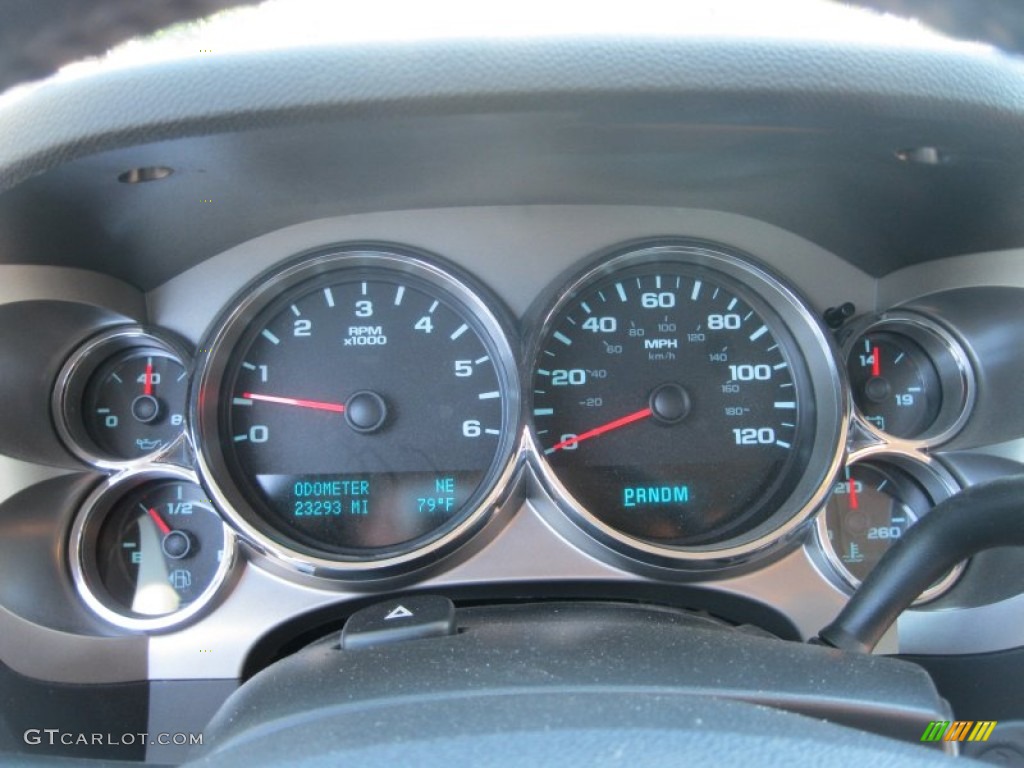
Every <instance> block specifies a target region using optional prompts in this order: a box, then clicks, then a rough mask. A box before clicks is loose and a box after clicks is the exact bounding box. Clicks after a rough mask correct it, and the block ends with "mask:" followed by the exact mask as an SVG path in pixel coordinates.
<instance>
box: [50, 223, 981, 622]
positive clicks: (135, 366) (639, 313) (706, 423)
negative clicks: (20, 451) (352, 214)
mask: <svg viewBox="0 0 1024 768" xmlns="http://www.w3.org/2000/svg"><path fill="white" fill-rule="evenodd" d="M523 328H524V329H525V330H524V333H523V334H522V335H520V334H518V333H517V330H516V329H517V324H516V322H515V321H514V319H513V318H512V316H511V314H510V312H508V311H507V310H506V309H505V308H504V306H503V305H502V303H501V301H500V300H499V299H498V298H497V297H496V295H495V294H494V293H493V292H492V291H491V290H490V289H489V288H488V287H487V286H485V285H483V284H481V283H479V282H478V281H477V280H476V279H475V278H473V277H472V276H471V275H469V274H466V273H465V272H464V271H462V270H461V269H459V268H457V267H455V266H454V265H452V264H450V263H448V262H447V261H446V260H444V259H443V258H441V257H438V256H435V255H433V254H429V253H426V252H423V251H420V250H417V249H413V248H409V247H405V246H396V245H391V244H380V243H354V244H344V245H338V246H333V247H328V248H324V249H320V250H317V251H314V252H309V253H303V254H300V255H299V256H297V257H295V258H293V259H291V260H289V261H286V262H284V263H282V264H279V265H277V266H275V267H274V268H272V269H271V270H269V271H268V272H266V273H264V274H262V275H261V276H259V277H258V278H257V279H256V280H255V281H253V282H252V283H251V284H249V285H247V286H246V287H245V288H244V289H242V290H241V291H240V292H239V293H238V294H237V295H236V297H235V298H234V299H233V300H232V301H231V302H230V304H229V305H228V306H227V307H226V308H225V309H224V310H223V312H222V313H221V314H220V316H219V317H218V318H217V319H216V320H215V321H214V322H213V324H212V326H211V327H210V328H209V329H208V331H207V333H206V336H205V338H204V340H203V341H202V342H201V346H200V348H201V349H202V350H203V354H201V355H198V356H197V357H196V358H195V360H193V356H192V354H191V353H190V350H189V347H188V345H187V343H185V342H184V341H182V340H181V339H179V338H177V337H176V336H174V335H173V334H170V333H167V332H165V331H162V330H160V329H157V328H149V327H144V326H120V327H115V328H113V329H108V330H105V331H103V332H102V333H100V334H99V335H97V336H95V337H94V338H92V339H90V340H88V341H87V342H86V343H85V344H84V345H82V346H81V348H80V349H78V350H77V351H76V352H75V353H74V354H73V355H72V356H71V357H70V358H69V359H68V360H67V362H66V364H65V365H64V367H63V369H62V371H61V372H60V375H59V376H58V378H57V382H56V386H55V389H54V393H53V405H52V409H53V415H54V420H55V424H56V427H57V430H58V433H59V435H60V437H61V439H62V441H63V442H64V443H65V445H66V446H67V447H68V449H69V450H70V451H72V453H74V454H75V455H76V456H77V457H78V458H80V459H81V460H83V461H85V462H87V463H89V464H90V465H92V466H94V467H96V468H98V469H100V470H102V471H104V472H106V473H108V475H109V476H108V477H107V479H106V480H105V481H103V482H102V483H101V484H100V486H99V487H98V488H96V490H95V491H94V492H93V493H92V494H91V495H90V496H89V498H88V499H87V500H86V501H85V503H84V504H83V505H82V509H81V511H80V512H79V514H78V516H77V518H76V520H75V521H74V525H73V528H72V530H71V535H70V545H69V548H68V552H69V554H68V558H69V566H70V571H71V573H72V575H73V577H74V580H75V584H76V587H77V589H78V591H79V593H80V595H81V597H82V599H83V601H84V602H85V604H86V605H87V606H89V608H90V609H92V611H93V612H94V613H95V614H97V615H98V616H100V617H101V618H103V619H104V620H106V621H108V622H110V623H112V624H114V625H117V626H119V627H121V628H124V629H128V630H135V631H159V630H164V629H167V628H170V627H174V626H177V625H180V624H181V623H183V622H186V621H188V620H189V619H191V618H193V617H195V616H196V615H197V614H199V613H200V612H201V611H202V610H203V609H204V607H205V606H208V605H209V604H210V602H211V601H212V600H213V599H214V598H215V597H216V595H217V594H218V592H220V591H222V588H223V585H224V584H225V582H226V581H228V579H229V577H230V574H231V572H232V570H233V567H234V564H235V563H236V561H237V560H238V559H239V557H238V553H239V552H240V551H244V552H246V553H247V556H248V557H249V558H250V559H253V560H255V561H258V562H260V563H262V564H265V565H266V566H267V567H270V568H271V569H275V570H277V571H280V572H283V573H284V574H285V575H286V576H287V575H290V576H294V577H296V578H312V579H314V580H322V581H323V583H328V582H329V581H331V580H333V581H335V582H338V581H341V582H345V583H353V584H354V583H357V582H362V583H364V584H365V583H368V582H370V581H372V580H376V579H384V578H389V577H391V576H396V575H401V574H409V573H413V572H415V571H416V570H417V569H419V568H422V567H424V566H426V565H427V564H430V563H436V562H438V561H440V560H442V559H443V558H444V557H445V556H447V555H448V554H450V553H452V552H454V551H455V550H457V549H458V548H459V547H461V546H463V545H464V544H466V543H467V542H468V541H469V540H470V539H471V538H472V537H473V536H474V535H475V534H476V533H478V532H479V531H480V530H481V529H483V528H484V527H485V526H487V525H488V524H489V523H490V522H491V521H492V520H494V518H495V517H496V515H497V513H498V511H499V510H500V509H501V508H502V507H503V505H506V504H507V503H508V502H509V500H510V498H511V497H512V496H515V495H516V494H520V495H522V494H525V493H528V491H526V490H524V488H525V486H526V485H528V484H527V483H523V482H517V478H521V477H522V476H523V475H524V473H526V472H532V474H533V475H534V476H535V477H536V478H538V480H539V482H540V484H541V486H542V487H543V492H544V493H546V494H547V495H549V497H550V498H551V499H553V500H554V502H555V508H556V509H557V512H558V514H559V515H561V516H562V517H563V520H564V521H565V522H567V523H568V526H567V528H568V529H569V530H571V531H574V532H575V533H574V534H572V535H578V536H579V537H580V539H579V540H580V542H581V543H583V542H588V543H592V544H595V545H596V547H597V550H598V551H599V552H607V553H608V554H609V555H612V554H615V555H617V556H618V557H620V558H623V559H624V560H625V561H628V562H632V563H636V564H637V565H638V567H643V568H649V569H656V570H657V571H658V572H659V573H664V574H668V575H672V574H674V575H676V576H680V575H686V577H687V578H701V577H702V574H710V573H715V572H722V571H725V570H728V569H729V568H732V567H734V566H738V565H742V564H748V563H752V562H756V561H757V560H758V559H759V558H765V557H770V556H771V555H772V554H773V553H776V552H779V551H782V550H784V549H785V548H786V547H787V546H790V545H792V544H794V543H795V542H798V541H805V542H806V541H808V540H810V541H812V543H813V546H814V550H815V557H816V558H817V560H818V561H819V562H820V564H821V570H822V572H823V573H825V574H826V575H827V578H829V579H830V580H832V581H834V583H836V584H837V585H839V586H840V587H841V588H843V589H847V590H848V589H851V588H853V587H855V586H856V585H857V584H859V582H860V581H861V580H863V578H864V576H865V575H866V574H867V572H868V571H869V570H870V568H871V567H872V566H873V564H874V563H875V562H877V560H878V559H879V557H880V556H881V554H882V553H884V551H885V550H886V549H887V548H888V547H889V546H891V545H892V543H893V542H894V541H895V540H897V539H898V538H899V537H900V536H901V535H903V533H904V532H905V531H906V530H907V528H908V527H909V526H911V525H912V524H913V523H914V522H915V521H916V520H918V519H919V518H920V517H921V516H922V515H924V514H927V512H928V510H929V509H930V508H931V507H932V506H934V505H935V504H936V503H938V502H939V501H941V500H942V498H945V497H946V496H948V495H950V494H951V493H953V492H955V491H956V490H957V484H956V481H955V480H954V479H953V478H952V476H951V475H949V473H948V472H946V471H945V470H944V469H943V468H942V467H941V465H939V464H938V463H937V462H936V461H935V460H934V459H932V458H931V456H930V453H929V451H930V449H932V448H933V447H935V446H937V445H940V444H942V443H944V442H945V441H948V440H949V439H950V438H951V437H952V436H953V435H955V434H956V432H957V430H958V429H959V428H960V427H962V426H963V424H964V422H965V420H966V419H967V417H968V415H969V413H970V409H971V405H972V403H973V400H974V396H975V394H974V393H975V386H974V378H973V373H972V369H971V365H970V359H969V357H968V355H967V354H966V352H965V351H964V349H963V348H962V347H961V345H960V343H959V342H958V341H957V339H956V336H955V334H954V332H953V331H952V330H950V329H947V328H945V327H943V326H941V325H939V324H938V323H937V322H936V321H934V320H933V319H930V318H928V317H926V316H924V315H918V314H914V313H911V312H892V313H889V314H886V315H882V316H880V317H866V318H862V319H860V320H858V321H855V322H854V323H852V324H850V325H848V326H844V327H843V328H842V329H840V330H839V334H838V338H837V337H836V336H835V335H834V334H833V332H832V330H830V329H829V328H828V327H826V325H825V324H824V323H823V322H821V321H820V320H819V319H818V317H817V316H816V315H815V313H814V312H812V311H811V310H810V308H809V307H808V304H807V302H806V301H805V300H804V299H803V298H802V297H801V296H800V295H799V294H798V293H796V292H795V291H794V290H793V289H792V288H791V287H790V286H789V285H788V283H787V282H786V281H785V280H784V279H783V278H781V277H779V276H777V275H776V274H774V273H773V272H772V271H771V270H770V269H768V268H767V267H765V266H764V265H762V264H761V263H760V262H759V261H758V260H757V259H756V258H755V257H752V256H750V255H748V254H746V253H743V252H741V251H738V250H737V249H735V248H732V247H728V246H725V245H721V244H718V243H712V242H706V241H699V240H689V239H682V238H660V239H652V240H647V241H641V242H632V243H628V244H625V245H622V246H619V247H616V248H614V249H611V250H608V251H605V252H602V253H599V254H597V255H595V256H594V257H593V258H591V259H590V260H588V261H587V262H586V263H585V264H584V265H583V266H582V268H579V269H578V270H577V271H576V273H575V274H574V275H572V276H570V277H569V279H568V280H567V281H566V282H565V283H564V284H560V285H557V286H554V287H553V288H552V290H551V291H550V292H549V293H548V294H546V295H545V296H541V297H539V298H538V299H537V301H536V303H535V306H534V308H533V309H532V310H531V311H530V313H529V316H528V317H527V320H526V322H525V323H524V324H523ZM815 515H817V519H816V524H815V523H812V522H811V521H812V518H813V517H814V516H815ZM236 542H241V543H243V544H244V545H245V547H244V549H242V548H239V547H238V546H237V544H236ZM958 574H959V569H958V570H956V571H954V572H952V573H950V574H949V575H948V576H947V577H946V578H944V579H943V580H941V581H940V582H939V583H937V584H936V585H934V587H933V588H932V589H931V590H929V592H928V593H927V594H926V595H924V596H923V598H922V599H923V600H928V599H933V598H935V597H937V596H938V595H940V594H942V593H943V592H945V591H946V590H948V589H949V588H950V587H951V586H952V584H953V583H954V582H955V581H956V579H957V576H958Z"/></svg>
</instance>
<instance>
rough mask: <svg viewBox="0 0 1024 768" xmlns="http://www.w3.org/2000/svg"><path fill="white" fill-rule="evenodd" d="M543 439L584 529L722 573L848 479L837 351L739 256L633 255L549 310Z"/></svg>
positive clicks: (538, 416) (539, 441)
mask: <svg viewBox="0 0 1024 768" xmlns="http://www.w3.org/2000/svg"><path fill="white" fill-rule="evenodd" d="M531 389H532V415H533V425H534V428H533V433H534V436H535V439H536V445H537V449H538V452H539V453H540V454H541V455H542V456H543V457H544V461H545V462H546V463H545V467H544V468H545V470H546V472H547V475H548V478H549V479H550V480H551V482H552V483H553V484H555V486H556V495H558V496H560V497H561V498H567V499H569V506H570V511H571V512H572V513H573V516H574V519H576V520H577V521H578V522H581V523H582V524H583V525H584V527H586V528H588V529H589V530H591V531H592V532H597V533H598V534H600V535H601V536H602V537H603V538H604V539H605V540H606V541H610V542H612V543H615V544H618V545H625V546H626V547H627V548H628V549H629V550H630V551H631V553H633V554H635V553H636V552H637V551H640V552H647V553H649V554H651V553H653V554H656V555H658V556H659V557H665V556H667V557H668V558H670V559H675V560H686V559H697V560H700V559H722V558H727V557H730V556H734V555H738V554H742V553H745V552H749V551H751V550H753V549H757V548H759V547H764V546H766V544H768V543H770V542H771V541H774V540H778V539H779V538H780V537H781V535H782V533H783V532H784V531H785V530H789V529H792V528H793V527H794V526H796V525H797V524H799V523H800V522H802V521H803V520H804V519H805V518H806V517H807V516H808V515H809V514H810V512H812V511H813V509H814V508H815V506H816V504H817V503H818V502H820V500H821V499H822V498H823V496H824V494H825V493H826V491H827V483H825V481H826V480H827V479H828V478H830V477H831V476H832V474H833V473H834V472H835V471H836V469H837V467H838V457H839V454H840V446H841V445H842V444H843V441H844V436H845V429H846V426H845V425H846V417H845V412H846V409H845V405H844V403H845V401H844V398H843V396H842V390H841V387H840V374H839V372H838V370H837V366H836V364H835V355H834V354H833V353H832V350H831V348H830V346H829V342H828V340H827V338H826V336H825V334H824V332H823V331H822V330H821V328H820V326H819V324H818V323H817V322H816V321H815V320H814V318H813V316H811V314H810V313H809V312H808V311H807V310H806V309H805V308H804V305H803V303H802V302H801V301H800V300H799V299H798V298H797V297H796V296H795V295H794V294H793V293H792V292H791V291H789V290H788V289H787V288H786V287H784V286H783V285H782V284H781V283H779V282H778V281H777V280H776V279H774V278H773V277H772V276H770V275H769V274H768V273H767V272H766V271H764V270H763V269H762V268H760V267H759V266H757V265H756V264H754V263H753V262H751V261H750V260H748V259H747V258H745V257H742V256H739V255H736V254H733V253H730V252H727V251H725V250H723V249H722V248H720V247H711V246H707V245H704V244H691V243H667V244H659V245H652V246H647V247H644V246H641V247H636V248H630V249H628V250H626V251H625V252H624V253H620V254H618V255H616V256H614V257H613V258H611V259H610V260H608V261H606V262H605V263H603V264H601V265H600V266H599V267H597V268H596V269H593V270H591V271H590V272H588V273H587V274H585V275H584V276H583V277H581V278H580V279H579V280H577V281H576V282H575V283H574V284H573V285H572V286H571V288H570V289H569V290H568V291H567V292H566V293H565V295H564V297H563V298H562V299H561V300H560V301H558V302H557V303H556V305H555V307H554V308H553V309H552V310H551V311H550V313H549V314H548V316H547V319H546V322H545V324H544V329H543V331H542V332H541V334H540V336H539V338H538V340H537V343H536V345H535V351H534V368H533V382H532V387H531Z"/></svg>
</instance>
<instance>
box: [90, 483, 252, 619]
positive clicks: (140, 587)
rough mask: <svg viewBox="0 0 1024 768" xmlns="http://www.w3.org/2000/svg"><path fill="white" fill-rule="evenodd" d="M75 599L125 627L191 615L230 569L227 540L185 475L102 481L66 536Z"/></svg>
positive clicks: (204, 499)
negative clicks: (75, 594) (70, 542)
mask: <svg viewBox="0 0 1024 768" xmlns="http://www.w3.org/2000/svg"><path fill="white" fill-rule="evenodd" d="M71 538H72V545H71V547H70V552H71V557H72V561H71V568H72V573H73V575H74V577H75V583H76V586H77V588H78V591H79V594H80V595H81V596H82V598H83V599H84V601H85V602H86V604H87V605H88V606H89V607H90V608H91V609H92V610H93V611H94V612H95V613H97V614H98V615H99V616H100V617H102V618H104V619H106V620H107V621H109V622H111V623H113V624H116V625H118V626H121V627H124V628H127V629H140V630H145V629H163V628H166V627H169V626H171V625H175V624H179V623H180V622H182V621H184V620H185V619H187V618H189V617H191V616H194V615H195V614H196V612H197V611H198V610H199V609H200V608H201V607H202V606H203V605H204V604H205V603H207V602H208V601H209V600H210V598H211V597H212V596H213V594H214V593H215V591H216V590H217V588H218V587H219V585H220V584H221V582H222V581H223V580H224V577H225V574H226V573H227V571H228V569H229V568H230V566H231V563H232V559H233V556H234V544H233V541H234V540H233V537H232V534H231V533H230V531H229V530H228V528H227V527H226V526H225V525H224V522H223V521H222V520H221V518H220V515H219V514H218V513H217V511H216V509H215V508H214V507H213V505H212V502H211V501H210V499H209V498H207V494H206V492H205V491H204V490H203V489H202V488H201V487H200V486H199V485H198V484H197V483H196V481H195V476H194V475H193V474H192V473H191V472H188V471H186V470H175V469H173V468H171V469H169V470H166V471H164V470H161V471H159V472H141V473H135V474H129V475H128V476H127V477H123V478H117V479H115V480H111V481H107V482H106V483H104V484H103V485H102V486H100V488H99V489H98V490H97V491H96V492H95V493H94V494H93V495H92V496H91V497H90V498H89V500H87V502H86V504H85V506H84V509H83V512H82V514H81V515H80V517H79V518H78V520H77V521H76V523H75V526H74V528H73V530H72V534H71Z"/></svg>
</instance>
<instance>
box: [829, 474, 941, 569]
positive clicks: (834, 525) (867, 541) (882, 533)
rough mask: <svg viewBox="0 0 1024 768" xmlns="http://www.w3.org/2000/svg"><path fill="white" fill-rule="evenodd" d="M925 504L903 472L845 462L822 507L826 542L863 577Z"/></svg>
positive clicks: (844, 563) (847, 566)
mask: <svg viewBox="0 0 1024 768" xmlns="http://www.w3.org/2000/svg"><path fill="white" fill-rule="evenodd" d="M930 507H931V501H930V500H929V499H928V496H927V495H926V494H925V493H924V491H923V490H921V489H920V488H918V487H917V486H916V485H915V484H914V482H913V481H912V480H910V479H909V478H908V477H906V476H905V475H902V474H900V473H896V472H893V471H890V472H884V471H882V470H880V469H877V468H875V467H873V466H871V465H869V464H855V465H854V466H852V467H847V468H846V469H845V470H844V473H843V477H841V478H840V479H839V480H838V481H837V482H836V484H835V487H834V489H833V491H832V496H831V498H829V500H828V504H827V505H826V506H825V520H826V525H827V537H828V543H829V546H830V547H831V550H832V553H833V555H834V559H837V560H838V561H839V562H840V563H841V564H842V566H841V567H842V568H843V569H845V570H846V571H847V572H848V573H849V575H851V576H852V577H853V581H854V583H859V582H862V581H864V579H865V578H866V577H867V575H868V573H870V572H871V569H872V568H874V567H875V565H876V564H877V563H878V561H879V560H880V559H881V557H882V555H884V554H885V553H886V551H887V550H888V549H889V548H890V547H891V546H892V545H893V544H894V543H895V542H896V541H897V540H899V539H900V537H902V536H903V534H904V533H906V531H907V529H908V528H909V527H910V526H911V525H913V524H914V523H915V522H917V519H918V517H919V515H922V514H924V513H925V512H927V511H928V509H929V508H930Z"/></svg>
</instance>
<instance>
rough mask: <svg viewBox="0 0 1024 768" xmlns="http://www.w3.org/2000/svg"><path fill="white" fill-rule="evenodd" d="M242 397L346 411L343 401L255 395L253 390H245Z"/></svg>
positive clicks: (340, 411)
mask: <svg viewBox="0 0 1024 768" xmlns="http://www.w3.org/2000/svg"><path fill="white" fill-rule="evenodd" d="M242 397H244V398H245V399H246V400H262V401H264V402H266V403H278V404H279V405H297V406H299V407H300V408H315V409H316V410H318V411H334V412H335V413H344V412H345V406H344V405H342V404H341V403H324V402H321V401H319V400H300V399H298V398H297V397H275V396H274V395H255V394H253V393H252V392H243V393H242Z"/></svg>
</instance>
